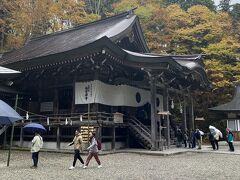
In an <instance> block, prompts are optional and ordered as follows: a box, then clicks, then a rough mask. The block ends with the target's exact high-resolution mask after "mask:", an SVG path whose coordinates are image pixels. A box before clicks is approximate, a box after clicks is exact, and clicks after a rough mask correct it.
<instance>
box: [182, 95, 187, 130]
mask: <svg viewBox="0 0 240 180" xmlns="http://www.w3.org/2000/svg"><path fill="white" fill-rule="evenodd" d="M183 127H184V130H186V129H187V105H186V96H184V101H183Z"/></svg>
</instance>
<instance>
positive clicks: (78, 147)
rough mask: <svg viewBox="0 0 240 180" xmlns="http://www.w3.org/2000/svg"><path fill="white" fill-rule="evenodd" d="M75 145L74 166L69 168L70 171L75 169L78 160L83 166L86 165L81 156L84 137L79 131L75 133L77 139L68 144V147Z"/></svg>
mask: <svg viewBox="0 0 240 180" xmlns="http://www.w3.org/2000/svg"><path fill="white" fill-rule="evenodd" d="M72 145H74V159H73V164H72V166H70V167H69V170H72V169H74V168H75V165H76V162H77V159H79V161H80V162H81V163H82V166H83V165H84V161H83V159H82V158H81V156H80V151H81V152H82V135H81V133H80V132H79V130H76V131H75V137H74V138H73V141H72V142H71V143H69V144H68V146H72Z"/></svg>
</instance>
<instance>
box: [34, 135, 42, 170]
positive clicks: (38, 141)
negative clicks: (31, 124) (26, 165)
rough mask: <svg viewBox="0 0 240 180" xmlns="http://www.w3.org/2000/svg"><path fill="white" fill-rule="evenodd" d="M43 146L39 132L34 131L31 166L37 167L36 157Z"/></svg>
mask: <svg viewBox="0 0 240 180" xmlns="http://www.w3.org/2000/svg"><path fill="white" fill-rule="evenodd" d="M42 146H43V139H42V137H41V136H40V134H39V132H38V131H36V132H35V136H34V137H33V140H32V145H31V153H32V160H33V166H31V168H37V165H38V158H39V151H40V149H41V148H42Z"/></svg>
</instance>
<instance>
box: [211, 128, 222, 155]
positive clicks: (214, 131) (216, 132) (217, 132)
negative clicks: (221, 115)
mask: <svg viewBox="0 0 240 180" xmlns="http://www.w3.org/2000/svg"><path fill="white" fill-rule="evenodd" d="M209 130H210V132H211V134H212V135H213V137H214V144H215V146H216V150H218V149H219V145H218V141H219V140H220V138H222V137H223V135H222V132H221V131H220V130H219V129H217V128H215V127H214V126H211V125H210V126H209Z"/></svg>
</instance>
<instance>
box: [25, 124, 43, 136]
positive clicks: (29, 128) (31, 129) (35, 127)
mask: <svg viewBox="0 0 240 180" xmlns="http://www.w3.org/2000/svg"><path fill="white" fill-rule="evenodd" d="M23 130H24V132H28V133H35V132H39V133H41V134H42V133H45V132H46V131H47V130H46V129H45V127H43V125H41V124H38V123H29V124H27V125H25V126H24V127H23Z"/></svg>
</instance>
